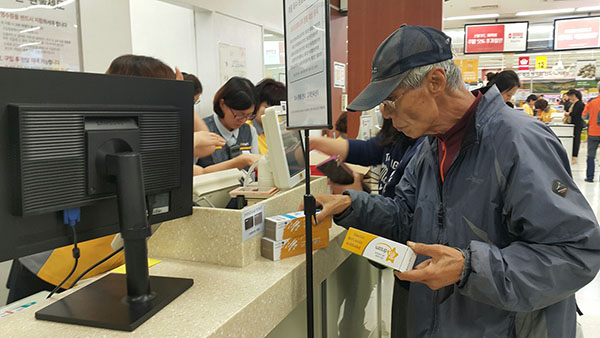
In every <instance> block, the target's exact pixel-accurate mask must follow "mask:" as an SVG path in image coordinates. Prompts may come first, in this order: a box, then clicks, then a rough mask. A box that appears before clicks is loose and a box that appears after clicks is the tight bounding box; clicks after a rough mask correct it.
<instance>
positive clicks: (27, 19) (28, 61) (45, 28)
mask: <svg viewBox="0 0 600 338" xmlns="http://www.w3.org/2000/svg"><path fill="white" fill-rule="evenodd" d="M0 8H1V10H0V35H2V38H0V66H3V67H14V68H35V69H49V70H69V71H80V70H81V65H80V53H79V25H78V24H77V2H76V1H74V0H52V1H50V0H48V1H23V0H0Z"/></svg>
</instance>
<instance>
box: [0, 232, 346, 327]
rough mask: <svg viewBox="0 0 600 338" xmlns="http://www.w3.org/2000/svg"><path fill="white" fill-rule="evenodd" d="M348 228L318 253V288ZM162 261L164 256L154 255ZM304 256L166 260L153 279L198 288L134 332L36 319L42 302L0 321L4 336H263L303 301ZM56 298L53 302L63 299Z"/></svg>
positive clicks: (338, 256) (340, 253) (341, 254)
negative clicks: (178, 280) (229, 261)
mask: <svg viewBox="0 0 600 338" xmlns="http://www.w3.org/2000/svg"><path fill="white" fill-rule="evenodd" d="M344 234H345V230H344V229H343V228H341V227H339V226H335V225H334V226H333V227H332V228H331V230H330V243H329V247H327V248H325V249H321V250H318V251H316V252H314V254H313V257H314V279H315V289H318V285H319V283H320V282H322V281H323V280H324V279H326V278H327V277H328V276H329V275H331V273H332V272H333V271H335V270H336V269H337V268H338V266H339V265H340V264H341V263H342V262H343V261H344V260H345V259H346V258H347V257H348V255H349V253H348V252H346V251H344V250H342V249H341V248H340V246H341V243H342V241H343V238H344ZM155 258H160V257H155ZM304 260H305V257H304V255H301V256H297V257H292V258H288V259H284V260H282V261H278V262H272V261H269V260H267V259H265V258H262V257H260V258H258V259H257V260H256V261H254V262H253V263H251V264H250V265H248V266H246V267H244V268H236V267H227V266H219V265H213V264H207V263H197V262H191V261H182V260H173V259H165V260H163V261H162V262H161V263H159V264H157V265H155V266H153V267H152V268H150V274H151V275H160V276H174V277H186V278H193V279H194V285H193V286H192V287H191V288H190V289H189V290H187V291H186V292H185V293H184V294H182V295H181V296H179V298H177V299H176V300H175V301H173V302H172V303H171V304H169V305H167V306H166V307H165V308H164V309H162V310H161V311H160V312H158V313H157V314H156V315H154V316H153V317H152V318H150V319H149V320H148V321H147V322H146V323H144V324H142V325H141V326H140V327H138V328H137V329H136V330H135V331H133V332H132V333H129V332H121V331H112V330H106V329H97V328H89V327H84V326H78V325H69V324H61V323H53V322H47V321H41V320H36V319H35V318H34V313H35V311H37V310H39V309H40V308H42V307H43V306H45V305H47V304H49V303H51V302H52V301H53V300H47V301H43V302H41V303H39V304H36V305H34V306H31V307H29V308H27V309H25V310H23V311H21V312H18V313H15V314H13V315H10V316H8V317H5V318H0V330H1V335H2V336H3V337H61V338H62V337H132V336H134V337H236V338H240V337H248V338H249V337H264V336H266V335H267V334H268V333H269V332H270V331H271V330H272V329H273V328H274V327H275V326H277V324H279V322H281V321H282V320H283V319H284V318H285V317H286V316H287V315H288V314H289V313H290V312H291V311H292V310H293V309H294V308H295V307H296V306H297V305H298V304H299V303H300V302H301V301H302V300H303V299H304V298H305V272H306V270H305V264H304ZM61 297H62V295H56V296H54V297H53V299H59V298H61Z"/></svg>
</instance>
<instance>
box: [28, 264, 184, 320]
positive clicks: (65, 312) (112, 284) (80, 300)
mask: <svg viewBox="0 0 600 338" xmlns="http://www.w3.org/2000/svg"><path fill="white" fill-rule="evenodd" d="M192 284H194V281H193V280H192V279H188V278H174V277H160V276H150V289H151V290H152V295H153V296H154V297H153V298H152V299H151V300H149V301H146V302H128V301H127V298H126V297H127V283H126V279H125V275H124V274H116V273H111V274H109V275H107V276H105V277H103V278H101V279H99V280H97V281H95V282H93V283H91V284H90V285H88V286H85V287H84V288H82V289H81V290H78V291H76V292H74V293H73V294H71V295H68V296H66V297H64V298H62V299H60V300H58V301H56V302H54V303H52V304H50V305H48V306H46V307H45V308H43V309H41V310H39V311H38V312H36V313H35V318H36V319H41V320H49V321H54V322H61V323H68V324H78V325H85V326H93V327H100V328H105V329H112V330H122V331H133V330H135V329H136V328H137V327H138V326H140V325H141V324H143V323H144V322H145V321H146V320H148V319H149V318H150V317H152V316H153V315H154V314H156V313H157V312H158V311H160V310H161V309H162V308H163V307H165V306H166V305H167V304H169V303H170V302H172V301H173V300H175V298H177V297H178V296H179V295H181V294H182V293H183V292H185V291H186V290H187V289H189V288H190V287H191V286H192Z"/></svg>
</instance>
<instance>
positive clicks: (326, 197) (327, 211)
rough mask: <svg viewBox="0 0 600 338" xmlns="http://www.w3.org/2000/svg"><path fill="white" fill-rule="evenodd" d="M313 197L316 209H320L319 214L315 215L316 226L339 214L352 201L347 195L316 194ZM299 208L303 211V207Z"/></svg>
mask: <svg viewBox="0 0 600 338" xmlns="http://www.w3.org/2000/svg"><path fill="white" fill-rule="evenodd" d="M314 197H315V200H316V201H317V208H319V207H321V212H319V213H318V214H317V224H319V223H321V222H322V221H323V220H324V219H325V218H327V217H329V216H333V215H337V214H341V213H342V212H344V211H345V210H346V209H348V208H349V207H350V205H351V204H352V199H351V198H350V196H348V195H330V194H316V195H314ZM300 208H301V209H302V210H304V205H302V206H301V207H300Z"/></svg>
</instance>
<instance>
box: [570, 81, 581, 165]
mask: <svg viewBox="0 0 600 338" xmlns="http://www.w3.org/2000/svg"><path fill="white" fill-rule="evenodd" d="M567 97H568V98H569V101H570V102H571V105H570V106H569V109H568V110H567V111H565V122H566V123H569V124H572V125H573V127H574V128H573V158H572V159H571V162H572V163H573V164H575V163H577V155H579V145H580V144H581V131H582V130H583V119H582V118H581V114H582V113H583V109H584V108H585V104H584V103H583V102H581V92H580V91H578V90H575V89H569V91H568V92H567Z"/></svg>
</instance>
